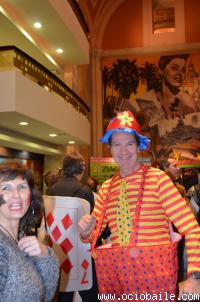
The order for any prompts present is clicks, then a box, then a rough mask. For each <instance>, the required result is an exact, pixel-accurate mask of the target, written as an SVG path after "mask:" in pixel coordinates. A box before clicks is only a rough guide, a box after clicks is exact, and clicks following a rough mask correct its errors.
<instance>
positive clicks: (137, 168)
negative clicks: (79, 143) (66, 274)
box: [79, 111, 200, 301]
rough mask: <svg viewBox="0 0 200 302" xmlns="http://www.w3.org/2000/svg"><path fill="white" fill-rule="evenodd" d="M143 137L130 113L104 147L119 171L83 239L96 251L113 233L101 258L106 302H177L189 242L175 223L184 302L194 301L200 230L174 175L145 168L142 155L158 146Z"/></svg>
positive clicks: (83, 225)
mask: <svg viewBox="0 0 200 302" xmlns="http://www.w3.org/2000/svg"><path fill="white" fill-rule="evenodd" d="M140 132H141V131H140V126H139V124H138V123H137V121H136V119H135V117H134V116H133V114H132V113H131V112H130V111H124V112H119V113H117V115H116V116H115V117H114V118H113V119H112V120H111V121H110V123H109V125H108V127H107V130H106V133H105V135H104V136H103V137H102V138H101V139H100V141H101V142H102V143H104V144H108V145H109V146H110V150H111V154H112V156H113V159H114V160H115V162H116V163H117V164H118V166H119V172H117V173H116V174H115V175H114V176H113V177H112V178H110V179H108V180H107V181H105V182H104V184H103V185H102V187H101V189H100V191H99V193H98V197H97V199H96V203H95V207H94V210H93V213H92V214H91V215H86V216H84V217H82V219H81V220H80V222H79V231H80V236H81V238H82V240H83V241H85V242H92V250H93V247H94V244H95V238H97V237H98V236H99V234H100V233H101V232H102V231H103V230H104V228H105V227H106V225H107V223H108V225H109V228H110V231H111V236H110V241H111V247H104V249H102V248H101V249H96V251H95V253H94V254H95V265H96V271H97V277H98V283H99V291H100V294H101V295H102V296H100V299H101V301H120V300H123V301H130V300H131V301H142V300H149V301H153V300H157V301H175V300H176V299H177V298H178V297H177V252H176V250H177V241H178V238H179V237H181V236H180V235H179V236H178V234H175V233H173V231H172V224H174V225H175V227H176V229H177V230H178V231H179V233H180V234H181V235H183V236H185V242H186V250H187V255H188V270H187V279H186V280H185V281H183V282H181V283H180V284H179V298H182V299H183V300H187V299H188V297H189V298H190V299H191V297H192V296H191V295H194V294H199V295H200V228H199V225H198V223H197V221H196V219H195V217H194V215H193V213H192V211H191V209H190V208H189V207H188V205H187V204H186V201H185V200H184V199H183V198H182V196H181V195H180V193H179V192H178V190H177V188H176V187H175V185H174V184H173V182H172V181H171V179H170V178H169V177H168V176H167V175H166V173H165V172H164V171H161V170H160V169H157V168H154V167H145V166H144V165H143V164H141V163H140V162H139V160H138V151H143V150H146V149H147V148H148V146H149V143H150V140H149V139H148V138H147V137H145V136H143V135H141V134H140ZM179 239H180V238H179ZM106 295H107V296H106ZM195 299H196V296H194V300H195Z"/></svg>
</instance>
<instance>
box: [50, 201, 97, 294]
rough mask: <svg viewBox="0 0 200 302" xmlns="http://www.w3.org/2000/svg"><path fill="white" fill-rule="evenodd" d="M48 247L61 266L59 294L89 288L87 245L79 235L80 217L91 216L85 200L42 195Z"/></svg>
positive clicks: (88, 253) (90, 281)
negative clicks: (55, 255) (51, 249)
mask: <svg viewBox="0 0 200 302" xmlns="http://www.w3.org/2000/svg"><path fill="white" fill-rule="evenodd" d="M44 205H45V216H46V228H47V233H48V235H49V237H48V244H49V246H51V247H52V248H53V250H54V252H55V253H56V254H57V256H58V258H59V261H60V267H61V276H60V287H59V291H60V292H65V291H66V292H68V291H80V290H87V289H90V288H91V287H92V266H91V253H90V251H89V250H90V244H88V243H83V242H82V241H81V240H80V237H79V233H78V228H77V226H78V222H79V220H80V218H81V217H82V215H85V214H89V213H90V204H89V202H88V201H87V200H84V199H82V198H78V197H61V196H44Z"/></svg>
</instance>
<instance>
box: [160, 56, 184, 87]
mask: <svg viewBox="0 0 200 302" xmlns="http://www.w3.org/2000/svg"><path fill="white" fill-rule="evenodd" d="M185 70H186V67H185V60H184V59H181V58H174V59H172V60H171V61H170V62H169V63H168V64H167V65H166V67H165V69H164V70H163V76H164V79H165V81H166V82H167V83H168V84H170V85H171V86H175V87H180V86H181V85H182V83H183V80H184V78H185Z"/></svg>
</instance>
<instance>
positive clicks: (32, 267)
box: [0, 161, 59, 302]
mask: <svg viewBox="0 0 200 302" xmlns="http://www.w3.org/2000/svg"><path fill="white" fill-rule="evenodd" d="M42 213H43V200H42V196H41V194H40V193H39V192H38V191H37V190H36V189H35V182H34V178H33V175H32V173H31V172H30V171H29V170H28V169H26V168H25V167H24V166H23V165H21V164H20V163H18V162H14V161H5V162H3V163H1V164H0V297H1V298H0V300H1V301H4V302H13V301H24V302H28V301H34V302H42V301H50V300H51V299H52V298H53V297H54V294H55V292H56V288H57V284H58V278H59V263H58V259H57V257H56V256H55V255H54V253H53V251H52V250H51V249H50V248H49V247H47V246H45V245H43V244H41V243H40V242H39V241H38V239H37V238H36V236H33V235H32V234H33V233H35V231H34V229H35V228H36V227H37V226H38V225H39V224H40V221H41V217H42Z"/></svg>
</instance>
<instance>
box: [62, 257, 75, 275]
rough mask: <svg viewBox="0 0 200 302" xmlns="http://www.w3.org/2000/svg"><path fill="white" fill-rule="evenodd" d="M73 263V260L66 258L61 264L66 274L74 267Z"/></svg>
mask: <svg viewBox="0 0 200 302" xmlns="http://www.w3.org/2000/svg"><path fill="white" fill-rule="evenodd" d="M72 267H73V265H72V264H71V262H70V261H69V260H68V259H66V260H65V261H64V262H63V263H62V264H61V268H62V269H63V271H64V272H65V274H68V273H69V271H70V270H71V269H72Z"/></svg>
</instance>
